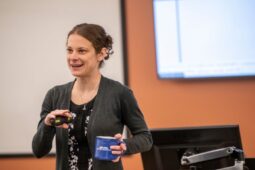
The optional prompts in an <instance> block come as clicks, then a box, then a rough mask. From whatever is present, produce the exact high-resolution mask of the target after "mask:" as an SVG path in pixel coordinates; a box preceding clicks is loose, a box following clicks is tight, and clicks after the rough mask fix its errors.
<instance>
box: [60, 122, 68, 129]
mask: <svg viewBox="0 0 255 170" xmlns="http://www.w3.org/2000/svg"><path fill="white" fill-rule="evenodd" d="M68 127H69V126H68V124H66V123H63V124H62V125H60V126H57V128H64V129H68Z"/></svg>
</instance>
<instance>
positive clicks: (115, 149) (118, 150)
mask: <svg viewBox="0 0 255 170" xmlns="http://www.w3.org/2000/svg"><path fill="white" fill-rule="evenodd" d="M114 137H115V138H116V139H118V140H119V141H123V140H122V135H121V134H120V133H117V134H116V135H115V136H114ZM110 148H111V150H112V154H113V155H120V156H118V157H117V158H116V159H114V160H112V162H118V161H119V160H120V157H121V155H122V154H123V153H124V152H125V151H126V150H127V146H126V144H125V143H123V142H122V143H120V145H113V146H111V147H110Z"/></svg>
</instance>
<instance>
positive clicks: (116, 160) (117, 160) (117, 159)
mask: <svg viewBox="0 0 255 170" xmlns="http://www.w3.org/2000/svg"><path fill="white" fill-rule="evenodd" d="M119 160H120V156H118V157H117V158H116V159H114V160H112V162H119Z"/></svg>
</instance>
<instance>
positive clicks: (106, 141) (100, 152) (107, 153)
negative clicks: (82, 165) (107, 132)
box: [95, 136, 122, 161]
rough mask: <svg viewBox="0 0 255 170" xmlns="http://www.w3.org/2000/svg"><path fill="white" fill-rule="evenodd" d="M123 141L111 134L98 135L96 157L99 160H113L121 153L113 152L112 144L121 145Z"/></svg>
mask: <svg viewBox="0 0 255 170" xmlns="http://www.w3.org/2000/svg"><path fill="white" fill-rule="evenodd" d="M121 143H122V141H120V140H118V139H116V138H114V137H111V136H97V137H96V145H95V158H96V159H99V160H107V161H111V160H114V159H116V158H117V157H118V156H119V155H114V154H112V150H111V148H110V147H111V146H113V145H120V144H121Z"/></svg>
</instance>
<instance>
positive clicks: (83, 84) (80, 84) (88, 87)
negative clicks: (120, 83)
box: [74, 73, 101, 93]
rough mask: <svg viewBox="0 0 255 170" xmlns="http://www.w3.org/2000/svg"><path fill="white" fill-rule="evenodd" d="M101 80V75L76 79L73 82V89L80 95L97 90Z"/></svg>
mask: <svg viewBox="0 0 255 170" xmlns="http://www.w3.org/2000/svg"><path fill="white" fill-rule="evenodd" d="M100 80H101V74H100V73H99V74H97V75H96V76H92V77H83V78H81V77H78V78H77V79H76V81H75V85H74V86H75V89H76V90H77V91H79V92H81V93H83V92H89V91H94V90H97V89H98V87H99V83H100Z"/></svg>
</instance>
